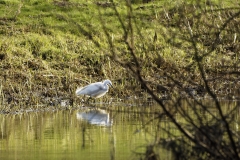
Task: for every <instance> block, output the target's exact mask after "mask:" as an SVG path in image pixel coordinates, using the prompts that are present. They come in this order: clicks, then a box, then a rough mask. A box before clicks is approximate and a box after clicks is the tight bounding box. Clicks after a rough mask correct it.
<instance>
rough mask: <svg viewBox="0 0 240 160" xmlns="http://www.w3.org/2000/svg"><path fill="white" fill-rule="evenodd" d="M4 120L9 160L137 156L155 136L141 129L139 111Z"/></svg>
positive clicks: (0, 147)
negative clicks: (136, 112)
mask: <svg viewBox="0 0 240 160" xmlns="http://www.w3.org/2000/svg"><path fill="white" fill-rule="evenodd" d="M143 117H144V116H143ZM0 122H1V124H0V127H1V128H0V159H5V160H6V159H25V160H26V159H51V160H53V159H58V160H59V159H99V160H100V159H104V160H106V159H137V157H138V156H137V155H136V152H137V153H144V152H145V146H146V144H148V143H149V142H150V141H151V140H152V138H153V137H152V136H151V135H150V134H147V133H146V132H143V131H142V130H141V128H142V124H143V122H142V121H141V118H140V116H139V115H138V114H134V113H120V112H110V111H107V110H96V109H91V110H89V109H84V110H82V109H81V110H72V111H70V110H64V111H63V110H62V111H54V112H53V111H51V112H31V113H22V114H9V115H0ZM148 129H149V130H148V132H149V133H150V132H151V130H154V127H149V128H148Z"/></svg>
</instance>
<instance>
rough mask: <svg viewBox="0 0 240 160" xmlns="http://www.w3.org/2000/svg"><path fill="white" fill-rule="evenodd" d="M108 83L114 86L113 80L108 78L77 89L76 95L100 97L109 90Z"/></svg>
mask: <svg viewBox="0 0 240 160" xmlns="http://www.w3.org/2000/svg"><path fill="white" fill-rule="evenodd" d="M108 85H110V86H112V82H111V81H110V80H109V79H107V80H105V81H103V82H96V83H91V84H89V85H87V86H85V87H83V88H78V89H77V90H76V95H88V96H90V97H94V98H99V97H102V96H104V95H105V94H106V93H107V92H108Z"/></svg>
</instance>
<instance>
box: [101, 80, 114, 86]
mask: <svg viewBox="0 0 240 160" xmlns="http://www.w3.org/2000/svg"><path fill="white" fill-rule="evenodd" d="M103 83H104V85H108V86H111V87H113V86H112V82H111V81H110V80H109V79H107V80H105V81H104V82H103Z"/></svg>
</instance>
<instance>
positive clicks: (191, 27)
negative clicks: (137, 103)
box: [0, 0, 240, 110]
mask: <svg viewBox="0 0 240 160" xmlns="http://www.w3.org/2000/svg"><path fill="white" fill-rule="evenodd" d="M237 6H239V4H238V2H237V1H231V2H225V1H224V2H222V1H200V2H181V1H176V2H175V1H174V2H169V1H152V2H149V3H143V2H142V1H133V3H132V4H131V7H130V8H129V4H128V3H126V2H124V1H123V2H114V3H113V2H106V1H74V0H59V1H58V0H54V1H37V0H29V1H23V2H22V1H15V0H2V1H1V2H0V8H1V9H0V35H1V42H0V43H1V44H0V60H1V63H0V65H1V70H0V75H1V77H0V79H1V83H0V89H1V90H0V91H1V92H0V95H1V101H0V103H1V106H5V108H4V110H9V109H13V108H14V107H16V106H21V107H23V106H24V107H27V106H37V105H42V104H44V105H58V104H60V103H61V101H62V100H64V99H67V100H68V101H69V103H70V104H73V103H75V102H76V103H79V101H78V99H76V96H75V89H76V88H77V87H78V86H83V85H86V84H88V83H89V82H95V81H101V80H103V79H106V78H109V79H111V80H112V81H113V83H114V86H115V88H114V90H110V93H109V94H108V95H107V96H106V97H107V98H109V97H113V98H114V97H118V98H125V97H127V96H131V95H137V96H143V95H145V93H144V90H142V87H141V85H139V83H138V82H137V81H136V80H135V78H134V77H133V76H132V74H131V72H129V70H128V69H127V68H126V67H124V65H130V63H131V61H132V60H131V56H129V48H128V46H127V45H126V42H127V41H128V40H130V38H129V37H125V36H126V35H127V34H126V33H125V32H128V33H130V32H132V33H133V34H132V35H133V37H132V38H134V50H135V53H137V54H136V56H137V59H138V60H139V62H140V65H141V74H142V75H143V77H144V79H145V81H146V82H148V85H149V86H150V87H151V88H152V89H153V91H154V92H155V93H157V94H158V95H159V96H160V97H161V96H166V95H167V96H166V97H168V98H169V97H171V95H172V94H181V95H183V96H187V95H188V93H196V95H197V96H204V95H205V88H204V85H203V83H202V80H201V78H200V77H201V75H200V73H199V69H198V65H197V62H198V60H199V59H201V64H202V65H203V66H204V70H205V71H206V73H208V75H207V79H208V80H209V83H211V86H212V87H213V88H214V90H215V91H216V93H217V94H222V95H224V96H225V95H226V93H227V95H228V98H236V96H235V95H236V93H238V92H239V90H238V89H236V88H239V85H240V84H239V83H238V78H237V75H238V73H239V63H238V62H239V49H240V47H239V46H240V45H239V40H238V39H239V32H237V31H238V30H239V28H238V24H239V14H237V13H238V12H237V11H238V8H237ZM222 8H225V9H222ZM229 8H230V9H229ZM129 13H131V14H132V15H129ZM235 14H237V15H236V17H233V19H232V20H231V16H232V15H235ZM129 16H131V17H132V18H131V19H130V18H129ZM229 18H230V19H229ZM227 21H230V23H229V24H226V25H225V23H226V22H227ZM130 25H132V28H133V30H132V31H131V30H128V28H124V26H125V27H128V26H130ZM189 31H192V32H194V33H193V34H194V35H195V37H194V39H196V43H195V47H196V48H194V47H193V46H192V41H191V39H190V37H189V34H188V33H189ZM196 49H197V50H198V52H199V55H198V56H196V55H195V50H196ZM119 62H120V63H119ZM121 62H122V63H124V65H123V64H121ZM125 62H126V63H125ZM127 63H128V64H127ZM231 72H232V73H233V74H231V75H230V74H227V73H231ZM176 80H177V81H176ZM183 91H184V92H185V91H186V92H185V93H183Z"/></svg>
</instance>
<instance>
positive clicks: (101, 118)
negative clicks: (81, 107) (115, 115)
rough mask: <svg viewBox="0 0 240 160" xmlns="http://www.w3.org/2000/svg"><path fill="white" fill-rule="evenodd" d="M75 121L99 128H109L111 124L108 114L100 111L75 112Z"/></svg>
mask: <svg viewBox="0 0 240 160" xmlns="http://www.w3.org/2000/svg"><path fill="white" fill-rule="evenodd" d="M77 119H80V120H85V121H87V122H89V123H90V124H94V125H99V126H111V125H112V124H113V120H112V119H110V115H109V113H108V112H107V111H105V110H102V109H97V110H88V111H80V112H77Z"/></svg>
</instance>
